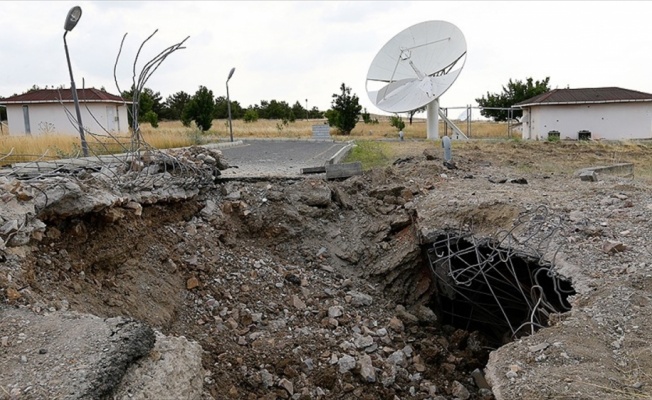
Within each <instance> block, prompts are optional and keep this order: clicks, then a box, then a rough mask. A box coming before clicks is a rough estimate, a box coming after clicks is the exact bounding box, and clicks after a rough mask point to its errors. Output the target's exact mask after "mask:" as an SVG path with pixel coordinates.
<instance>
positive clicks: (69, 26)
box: [63, 6, 88, 157]
mask: <svg viewBox="0 0 652 400" xmlns="http://www.w3.org/2000/svg"><path fill="white" fill-rule="evenodd" d="M81 15H82V9H81V7H79V6H75V7H73V8H71V9H70V11H68V16H66V22H65V24H64V25H63V29H65V31H66V32H65V33H64V34H63V47H64V48H65V49H66V60H67V61H68V72H70V89H71V90H72V100H73V101H74V102H75V111H76V112H77V125H78V126H79V138H80V139H81V148H82V153H83V154H84V157H88V144H87V143H86V136H85V135H84V125H83V124H82V119H81V112H80V111H79V99H78V98H77V87H76V86H75V78H73V76H72V67H71V66H70V55H68V43H67V42H66V35H67V34H68V32H70V31H71V30H73V28H74V27H75V25H77V22H79V19H80V18H81Z"/></svg>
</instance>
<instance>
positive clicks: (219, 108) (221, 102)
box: [213, 96, 245, 119]
mask: <svg viewBox="0 0 652 400" xmlns="http://www.w3.org/2000/svg"><path fill="white" fill-rule="evenodd" d="M230 102H231V118H233V119H238V118H242V117H243V116H244V111H245V110H243V109H242V106H241V105H240V103H238V102H237V101H233V100H230ZM213 118H215V119H227V118H229V107H228V104H227V102H226V97H225V96H219V97H218V98H216V99H215V112H214V113H213Z"/></svg>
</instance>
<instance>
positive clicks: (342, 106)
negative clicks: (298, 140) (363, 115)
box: [326, 83, 362, 135]
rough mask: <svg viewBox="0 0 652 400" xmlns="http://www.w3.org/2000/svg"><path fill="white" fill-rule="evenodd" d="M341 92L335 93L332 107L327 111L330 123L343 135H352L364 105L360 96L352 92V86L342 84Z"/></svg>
mask: <svg viewBox="0 0 652 400" xmlns="http://www.w3.org/2000/svg"><path fill="white" fill-rule="evenodd" d="M340 90H341V92H340V93H339V94H338V93H335V94H333V100H332V102H331V107H332V108H331V109H330V110H328V111H327V112H326V118H327V119H328V125H330V126H334V127H335V128H337V130H338V131H339V132H340V133H341V134H343V135H350V134H351V131H352V130H353V128H355V125H356V124H357V123H358V118H359V117H360V111H361V110H362V106H361V105H360V103H359V99H358V96H356V95H355V94H351V88H350V87H347V86H346V85H345V84H344V83H342V85H341V86H340Z"/></svg>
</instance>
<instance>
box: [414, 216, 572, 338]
mask: <svg viewBox="0 0 652 400" xmlns="http://www.w3.org/2000/svg"><path fill="white" fill-rule="evenodd" d="M560 227H561V220H560V219H559V218H557V217H555V216H553V215H551V214H550V212H549V210H548V208H547V207H545V206H540V207H538V208H536V209H535V210H533V211H531V212H528V213H525V214H523V215H522V216H521V217H519V218H518V219H517V220H516V221H515V223H514V226H513V228H512V229H511V230H509V231H500V232H497V233H496V234H495V235H494V236H493V237H488V238H483V239H478V238H476V236H474V235H473V234H472V233H471V232H463V231H461V230H457V231H448V232H446V233H445V234H443V235H441V236H440V237H439V238H438V239H437V240H436V241H435V242H434V243H433V244H432V247H431V248H429V249H428V251H427V254H428V259H429V263H430V268H431V270H432V273H433V275H434V277H435V282H436V284H437V287H438V294H439V300H440V302H442V303H445V305H446V306H445V307H444V310H445V311H444V312H446V313H448V315H447V317H448V319H449V320H450V321H452V323H453V324H455V325H458V326H459V325H466V327H467V328H468V327H469V326H471V325H473V326H480V325H485V327H486V329H487V330H488V331H490V332H493V333H494V334H495V336H496V337H503V340H504V336H505V333H507V334H508V335H509V336H511V338H513V337H516V336H518V335H522V334H527V333H530V334H532V333H534V332H535V331H536V330H537V329H539V328H541V327H543V326H546V324H547V321H548V320H549V317H550V315H551V314H553V313H563V312H566V311H569V310H570V304H569V302H568V300H567V298H568V296H570V295H572V294H574V293H575V292H574V290H573V289H572V287H571V286H570V284H569V283H568V282H567V281H565V280H564V279H563V277H561V276H559V275H558V273H557V272H556V270H555V258H556V255H557V252H558V251H559V247H556V244H555V243H556V241H555V237H556V236H557V233H558V232H559V229H560ZM551 250H553V251H552V252H551ZM551 254H552V256H551V257H550V255H551ZM546 257H549V258H550V259H547V258H546ZM505 331H506V332H505Z"/></svg>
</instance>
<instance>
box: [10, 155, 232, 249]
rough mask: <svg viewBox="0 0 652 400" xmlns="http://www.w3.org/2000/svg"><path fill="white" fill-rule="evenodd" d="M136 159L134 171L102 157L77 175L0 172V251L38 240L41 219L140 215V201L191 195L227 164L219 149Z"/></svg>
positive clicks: (208, 185) (173, 199) (63, 171)
mask: <svg viewBox="0 0 652 400" xmlns="http://www.w3.org/2000/svg"><path fill="white" fill-rule="evenodd" d="M142 159H143V161H141V162H140V163H141V164H142V165H141V167H139V168H135V169H134V168H132V169H125V165H126V164H124V163H118V164H112V163H111V162H110V161H105V162H104V163H102V162H98V163H96V164H93V165H92V167H93V168H91V169H89V170H82V171H81V172H78V173H73V172H75V171H72V172H71V171H68V170H66V169H65V168H64V167H61V168H60V170H61V172H56V173H55V172H50V173H48V174H45V173H44V174H41V175H37V178H32V179H23V177H22V176H21V174H20V173H21V171H22V169H21V168H17V169H16V172H15V173H14V174H8V175H3V176H0V250H2V247H4V246H6V245H8V246H12V247H18V246H23V245H26V244H27V243H29V241H30V240H32V239H34V240H37V241H39V240H42V237H43V233H44V230H45V227H46V225H45V223H44V221H47V220H52V219H66V218H70V217H76V216H83V215H87V214H89V213H100V212H101V213H103V216H104V218H105V219H106V220H107V221H108V222H112V221H115V220H116V219H119V218H122V212H121V211H120V209H125V210H131V211H132V212H134V213H135V214H136V215H140V214H141V213H142V204H153V203H158V202H163V203H164V202H176V201H182V200H188V199H192V198H193V197H195V196H197V194H198V193H199V192H200V190H206V189H207V188H211V187H214V182H215V178H216V177H217V176H219V175H220V170H222V169H225V168H227V167H228V165H227V164H226V163H225V162H224V161H223V160H222V157H221V152H220V151H219V150H213V149H209V148H204V147H199V146H193V147H190V148H185V149H177V150H169V151H167V152H157V153H149V152H146V153H145V154H143V156H142ZM116 160H119V159H118V158H116ZM113 161H114V160H113ZM98 165H99V167H98ZM23 169H24V168H23Z"/></svg>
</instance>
